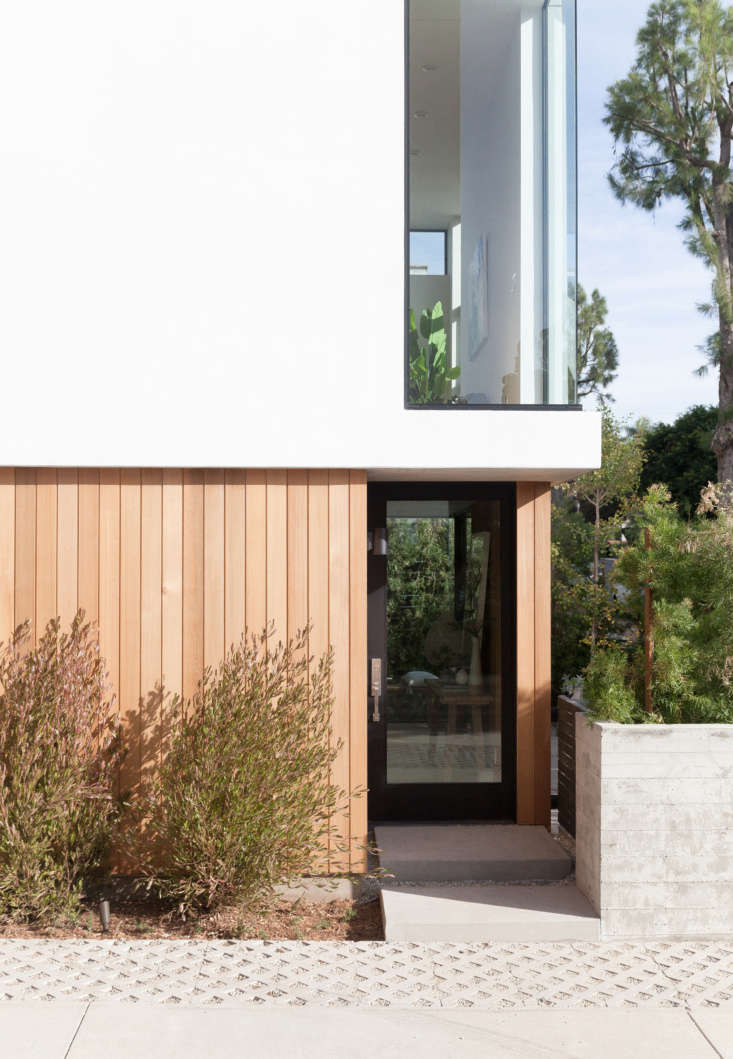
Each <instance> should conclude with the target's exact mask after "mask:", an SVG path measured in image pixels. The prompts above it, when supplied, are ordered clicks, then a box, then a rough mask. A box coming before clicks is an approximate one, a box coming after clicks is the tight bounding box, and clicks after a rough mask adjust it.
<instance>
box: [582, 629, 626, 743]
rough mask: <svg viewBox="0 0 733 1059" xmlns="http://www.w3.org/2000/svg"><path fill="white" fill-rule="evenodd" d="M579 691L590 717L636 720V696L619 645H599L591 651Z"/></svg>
mask: <svg viewBox="0 0 733 1059" xmlns="http://www.w3.org/2000/svg"><path fill="white" fill-rule="evenodd" d="M583 694H584V696H585V700H586V702H587V703H588V704H589V710H588V713H589V716H590V717H592V719H593V720H596V721H616V722H617V723H619V724H631V723H632V722H633V721H635V720H636V719H637V715H638V712H639V711H638V706H637V699H636V695H635V694H634V691H633V689H632V688H631V687H630V685H629V681H628V661H627V656H626V652H625V651H624V650H623V648H621V647H618V646H608V647H602V648H599V649H598V650H597V651H596V652H595V653H594V654H593V657H592V658H591V660H590V662H589V663H588V666H587V668H586V670H585V676H584V678H583Z"/></svg>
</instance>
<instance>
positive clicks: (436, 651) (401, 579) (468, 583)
mask: <svg viewBox="0 0 733 1059" xmlns="http://www.w3.org/2000/svg"><path fill="white" fill-rule="evenodd" d="M387 532H388V536H389V560H388V564H387V666H388V673H389V679H390V680H393V681H398V680H399V679H400V678H401V677H402V676H404V674H405V673H408V672H409V671H410V670H413V669H424V670H427V671H429V672H432V673H436V675H439V672H440V670H441V669H445V668H448V667H453V668H457V667H464V668H468V666H469V665H470V660H471V645H472V638H471V632H475V631H476V629H477V628H478V627H479V626H480V623H481V618H479V617H478V616H477V615H476V614H475V607H476V597H477V593H478V586H479V582H480V576H481V554H482V549H483V542H482V540H481V539H480V538H476V539H472V537H471V530H470V519H469V520H468V528H467V533H468V541H467V545H468V547H467V560H468V561H467V563H466V566H465V568H464V571H463V574H462V580H463V584H462V585H460V584H457V583H456V562H455V552H456V521H455V520H454V519H452V518H415V519H413V518H390V519H388V520H387ZM459 576H460V572H459ZM462 591H465V601H466V604H465V608H464V609H463V614H462V620H461V621H460V622H457V621H456V597H457V595H458V594H459V593H462ZM431 630H432V636H431V637H430V641H431V642H430V644H429V646H428V647H427V649H426V641H427V639H428V635H429V634H430V633H431ZM441 642H442V643H443V646H442V647H441V646H440V644H441ZM426 651H427V653H426ZM428 655H429V657H428Z"/></svg>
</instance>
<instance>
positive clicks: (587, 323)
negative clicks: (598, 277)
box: [577, 284, 618, 405]
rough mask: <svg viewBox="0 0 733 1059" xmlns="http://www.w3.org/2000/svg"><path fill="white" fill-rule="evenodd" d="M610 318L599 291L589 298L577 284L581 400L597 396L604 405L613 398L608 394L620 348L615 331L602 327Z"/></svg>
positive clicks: (615, 373) (579, 390) (579, 389)
mask: <svg viewBox="0 0 733 1059" xmlns="http://www.w3.org/2000/svg"><path fill="white" fill-rule="evenodd" d="M607 315H608V305H607V303H606V299H605V298H604V297H603V296H602V295H601V293H600V292H599V291H597V290H594V291H593V293H592V294H591V296H590V300H589V299H588V295H587V294H586V293H585V291H584V290H583V288H582V287H581V286H580V284H578V387H577V394H578V397H589V396H590V395H591V394H594V395H595V396H596V397H597V398H598V401H599V402H600V404H601V405H605V404H606V402H607V401H612V400H613V398H612V397H611V395H610V394H609V393H608V392H607V388H608V387H609V386H610V385H611V383H612V382H613V380H614V379H615V378H616V375H617V374H618V373H617V371H616V369H617V368H618V346H617V345H616V339H615V338H614V337H613V332H612V331H611V330H610V329H609V328H607V327H604V326H603V325H604V324H605V322H606V317H607Z"/></svg>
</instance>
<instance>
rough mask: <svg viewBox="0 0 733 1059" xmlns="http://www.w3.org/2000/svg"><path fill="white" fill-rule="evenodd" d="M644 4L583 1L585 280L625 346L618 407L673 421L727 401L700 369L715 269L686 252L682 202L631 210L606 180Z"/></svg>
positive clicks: (711, 327) (580, 87)
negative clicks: (703, 308)
mask: <svg viewBox="0 0 733 1059" xmlns="http://www.w3.org/2000/svg"><path fill="white" fill-rule="evenodd" d="M646 10H647V5H646V3H645V2H644V0H616V2H614V3H613V4H608V2H607V0H578V184H579V187H578V196H579V197H578V211H579V277H580V281H581V283H582V284H583V286H584V287H585V288H586V289H588V290H590V289H592V288H593V287H598V288H599V289H600V290H601V291H602V293H603V294H604V295H605V296H606V298H607V299H608V306H609V326H610V327H611V329H612V330H613V332H614V334H615V336H616V340H617V342H618V346H619V350H620V367H619V378H618V380H617V381H616V383H615V385H614V387H613V391H612V392H613V394H614V396H615V398H616V411H617V412H618V413H619V414H620V415H624V416H630V417H631V418H633V419H636V418H637V417H639V416H646V417H647V418H649V419H652V420H664V421H667V422H669V421H670V420H672V419H674V418H675V417H676V416H677V415H678V414H679V413H680V412H683V411H684V410H685V409H686V408H689V407H690V405H693V404H699V403H717V379H716V377H715V373H711V374H710V375H709V376H708V378H706V379H699V378H698V377H696V376H695V375H694V374H693V373H694V370H695V368H697V367H698V366H699V365H700V363H701V362H702V361H703V360H704V357H703V355H702V354H701V353H700V352H699V350H698V349H697V348H696V347H697V346H699V345H700V344H701V343H702V342H703V341H704V339H705V337H706V336H707V335H708V334H709V333H710V332H712V331H714V330H715V321H714V320H707V319H705V318H704V317H702V316H701V315H700V314H699V313H698V312H697V310H696V305H697V303H698V302H701V301H708V300H709V298H710V279H711V277H710V273H709V272H708V271H707V270H706V269H705V267H704V266H703V264H702V262H701V261H699V260H697V259H696V258H694V257H693V256H692V255H691V254H690V253H689V251H688V250H686V249H685V246H684V242H683V234H682V233H681V232H680V231H679V230H678V228H677V224H678V222H679V219H680V217H681V215H682V212H681V209H680V208H679V207H678V206H677V205H676V204H666V205H664V206H663V207H662V208H661V209H660V210H658V211H657V212H656V213H655V214H647V213H644V212H643V211H641V210H639V209H637V208H636V207H633V206H622V205H621V203H619V202H618V201H617V200H616V199H615V198H614V196H613V194H612V192H611V190H610V188H609V186H608V181H607V179H606V174H607V173H608V170H609V169H610V168H611V166H612V165H613V160H614V159H613V141H612V139H611V136H610V134H609V132H608V130H607V129H606V127H605V125H603V124H602V120H603V113H604V104H605V98H606V89H607V87H608V86H609V85H610V84H612V82H613V81H615V80H617V79H618V78H619V77H623V76H624V74H626V72H627V71H628V70H629V68H630V67H631V65H632V63H633V59H634V40H635V36H636V32H637V30H638V28H639V27H640V25H641V24H642V22H643V20H644V17H645V15H646Z"/></svg>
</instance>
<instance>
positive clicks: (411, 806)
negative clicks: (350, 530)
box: [368, 483, 515, 820]
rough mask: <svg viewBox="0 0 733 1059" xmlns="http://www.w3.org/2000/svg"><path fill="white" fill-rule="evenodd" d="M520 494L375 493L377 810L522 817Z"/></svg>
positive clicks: (450, 487)
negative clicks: (517, 673) (517, 809)
mask: <svg viewBox="0 0 733 1059" xmlns="http://www.w3.org/2000/svg"><path fill="white" fill-rule="evenodd" d="M513 512H514V489H513V487H512V486H489V485H485V484H478V483H470V484H465V485H460V484H457V483H449V484H446V485H442V486H438V485H435V484H430V485H423V484H410V485H389V486H387V485H378V486H376V485H375V486H373V487H370V497H369V523H370V525H369V529H370V537H369V539H370V552H369V558H368V574H369V660H370V674H369V675H370V688H369V690H370V697H369V815H370V817H371V818H372V819H374V820H379V819H403V820H408V819H434V820H441V819H442V820H457V819H491V818H494V819H511V818H512V817H513V816H514V783H515V767H514V713H515V710H514V688H515V684H514V657H515V653H514V651H515V649H514V628H515V619H514V600H513V585H514V580H515V579H514V562H515V560H514V550H515V549H514V535H513V526H514V518H513Z"/></svg>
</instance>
